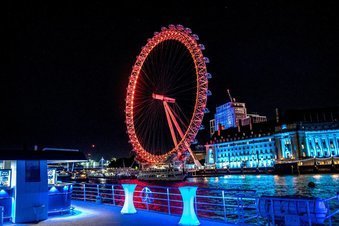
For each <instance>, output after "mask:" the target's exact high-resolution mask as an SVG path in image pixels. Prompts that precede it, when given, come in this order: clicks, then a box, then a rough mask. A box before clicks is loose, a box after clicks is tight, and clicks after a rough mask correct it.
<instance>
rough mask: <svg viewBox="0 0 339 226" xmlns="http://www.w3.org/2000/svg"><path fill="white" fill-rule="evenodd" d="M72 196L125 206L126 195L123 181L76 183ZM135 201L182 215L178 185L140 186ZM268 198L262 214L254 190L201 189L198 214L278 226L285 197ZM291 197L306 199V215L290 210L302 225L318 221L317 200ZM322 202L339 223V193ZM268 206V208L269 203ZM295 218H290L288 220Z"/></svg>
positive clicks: (328, 217)
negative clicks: (114, 182)
mask: <svg viewBox="0 0 339 226" xmlns="http://www.w3.org/2000/svg"><path fill="white" fill-rule="evenodd" d="M265 198H267V197H265ZM72 199H75V200H83V201H91V202H98V203H103V204H111V205H116V206H123V204H124V199H125V195H124V190H123V188H122V186H121V184H87V183H76V184H74V185H73V195H72ZM133 200H134V205H135V207H136V208H137V209H144V210H147V211H156V212H162V213H166V214H173V215H180V214H181V213H182V209H183V202H182V198H181V194H180V192H179V189H178V188H177V187H162V186H140V185H137V187H136V189H135V192H134V197H133ZM269 200H270V201H269V202H270V203H274V204H273V205H268V209H267V211H266V213H265V214H263V211H262V210H263V209H262V208H263V207H262V206H261V204H262V203H263V198H262V197H258V195H257V193H256V191H254V190H237V189H235V190H222V189H207V188H198V190H197V194H196V197H195V200H194V201H195V202H194V206H195V211H196V213H197V216H198V217H201V218H207V219H210V220H215V221H224V222H227V223H235V224H239V223H249V224H258V225H262V224H273V225H275V223H279V218H276V217H275V214H276V213H277V211H278V212H279V211H280V212H281V211H285V210H284V209H281V207H279V205H278V206H277V203H284V202H286V198H284V197H271V198H269ZM288 200H289V201H290V202H295V203H297V204H296V205H297V206H298V205H301V204H298V203H300V202H304V204H305V206H306V207H307V208H308V210H307V209H306V212H304V213H303V214H304V215H303V216H301V215H300V213H299V212H293V211H292V212H289V214H291V215H290V216H291V217H292V218H293V216H294V215H292V214H296V217H297V218H298V217H299V218H298V219H299V220H300V221H299V224H300V225H312V224H314V223H315V222H314V219H313V218H314V215H312V211H310V210H309V208H310V207H312V208H313V206H314V201H313V203H312V200H311V199H310V200H308V199H305V200H301V199H298V198H288ZM321 201H322V202H323V203H324V205H325V207H326V208H327V210H328V211H326V214H325V216H324V217H325V218H324V219H325V223H326V224H328V225H332V224H333V225H335V224H336V223H338V222H339V221H338V220H339V219H338V215H337V214H338V213H339V208H338V207H339V196H338V195H336V196H334V197H332V198H329V199H321ZM265 205H266V207H267V203H266V204H265ZM279 208H280V209H279ZM298 214H299V215H298ZM294 217H295V216H294ZM335 217H336V218H335ZM292 218H289V220H291V219H292ZM294 219H295V218H294ZM305 219H306V220H305ZM283 220H286V219H283ZM292 220H293V219H292ZM280 221H281V219H280ZM305 221H306V223H305ZM333 222H335V223H333ZM297 223H298V222H297ZM297 225H298V224H297Z"/></svg>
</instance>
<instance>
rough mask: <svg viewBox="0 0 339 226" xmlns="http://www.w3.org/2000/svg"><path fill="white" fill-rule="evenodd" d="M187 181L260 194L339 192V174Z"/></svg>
mask: <svg viewBox="0 0 339 226" xmlns="http://www.w3.org/2000/svg"><path fill="white" fill-rule="evenodd" d="M186 182H187V183H190V184H192V183H193V184H196V185H198V186H199V187H208V188H218V189H250V190H256V191H257V193H258V195H279V196H282V195H305V196H313V197H321V198H328V197H331V196H334V195H336V194H337V192H339V175H338V174H332V175H331V174H322V175H320V174H315V175H299V176H295V175H293V176H292V175H286V176H278V175H225V176H220V177H210V178H207V177H200V178H199V177H198V178H188V179H187V180H186ZM309 182H314V183H315V184H316V186H315V188H310V187H308V183H309Z"/></svg>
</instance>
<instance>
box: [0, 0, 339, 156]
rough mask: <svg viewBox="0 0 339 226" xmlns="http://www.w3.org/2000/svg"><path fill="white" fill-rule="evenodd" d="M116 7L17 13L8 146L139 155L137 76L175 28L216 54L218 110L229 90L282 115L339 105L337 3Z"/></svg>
mask: <svg viewBox="0 0 339 226" xmlns="http://www.w3.org/2000/svg"><path fill="white" fill-rule="evenodd" d="M114 2H115V1H112V3H111V4H109V5H107V4H104V3H96V2H94V1H93V2H92V3H85V2H81V3H74V2H73V3H72V2H71V1H69V2H67V3H61V2H58V3H57V4H50V3H44V4H38V3H23V4H22V5H19V4H18V3H15V2H10V3H9V5H8V14H7V15H8V17H7V19H8V23H7V25H8V34H9V45H8V50H9V53H8V54H9V59H10V60H9V65H8V66H9V67H8V70H7V71H6V72H5V73H3V76H2V79H1V84H0V88H1V96H2V98H1V100H2V101H1V106H0V112H1V118H0V125H1V126H0V145H2V147H5V146H20V145H23V144H26V145H33V144H38V145H40V146H54V147H68V148H79V149H81V150H82V151H88V150H89V149H90V145H91V144H96V151H97V153H98V156H99V155H100V156H101V155H102V154H104V157H106V158H107V157H109V156H110V155H115V156H126V155H128V153H129V151H130V150H131V149H132V148H131V146H130V145H129V144H128V138H127V135H126V134H125V130H126V129H125V124H124V107H125V104H124V98H125V92H126V87H127V82H128V76H129V73H130V72H131V67H132V65H133V64H134V61H135V57H136V55H137V54H138V53H139V51H140V48H141V46H143V45H144V44H145V42H146V40H147V38H149V37H151V36H152V35H153V32H154V31H159V30H160V28H161V26H166V25H168V24H182V25H184V26H186V27H190V28H191V29H192V30H193V32H194V33H197V34H198V35H199V37H200V40H201V42H202V43H203V44H205V46H206V51H205V55H206V56H208V57H209V58H210V60H211V63H210V64H209V66H208V70H209V72H211V73H212V74H213V79H212V80H211V82H210V90H211V91H212V92H213V96H212V97H211V98H210V99H209V100H208V106H209V108H210V109H211V110H212V112H214V111H215V106H216V105H219V104H222V103H224V102H226V101H227V100H228V98H227V94H226V89H227V88H230V89H231V91H232V95H233V96H234V97H236V98H237V100H239V101H244V102H246V103H247V106H248V108H249V111H251V112H258V113H261V114H266V115H268V116H270V117H272V116H273V114H274V109H275V108H276V107H278V108H281V109H288V108H312V107H323V106H333V105H338V97H339V95H338V91H337V90H338V82H337V78H338V74H339V64H338V59H339V58H338V53H339V51H338V50H339V45H338V40H339V35H338V33H339V31H338V30H339V13H338V12H339V11H338V8H337V7H336V5H335V1H333V2H323V1H317V2H310V1H301V2H300V1H298V3H296V2H292V1H291V4H289V3H285V1H266V3H264V2H262V1H224V2H218V3H211V2H212V1H206V2H198V1H195V2H194V3H192V4H188V3H186V4H185V5H184V3H183V2H184V1H181V2H180V3H178V4H176V3H164V2H161V1H159V3H157V4H154V3H145V2H144V1H140V2H138V3H133V2H131V1H124V2H123V3H120V4H122V5H123V6H118V5H116V4H115V3H114ZM206 126H207V124H206Z"/></svg>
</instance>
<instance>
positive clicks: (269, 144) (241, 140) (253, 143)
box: [205, 122, 339, 169]
mask: <svg viewBox="0 0 339 226" xmlns="http://www.w3.org/2000/svg"><path fill="white" fill-rule="evenodd" d="M262 125H263V124H262ZM262 125H261V126H262ZM269 128H270V129H269ZM244 129H245V131H244V132H238V131H237V130H234V129H233V130H230V129H229V130H225V131H224V133H223V134H221V135H220V136H218V135H217V134H215V135H214V137H213V138H214V139H212V140H211V141H210V143H209V144H206V145H205V148H206V161H205V162H206V165H207V166H208V165H214V166H215V168H217V169H228V168H229V169H232V168H261V167H273V166H274V164H275V163H276V162H278V161H279V162H281V161H295V160H302V159H309V158H320V159H326V158H331V157H333V158H334V160H335V161H337V159H338V157H339V123H338V122H321V123H313V122H312V123H309V122H303V123H301V122H300V123H291V124H283V125H279V126H272V125H271V126H268V127H266V128H261V129H258V126H256V127H254V128H251V129H254V130H249V128H248V127H247V128H246V127H245V128H244ZM246 129H247V130H246ZM272 130H273V131H272Z"/></svg>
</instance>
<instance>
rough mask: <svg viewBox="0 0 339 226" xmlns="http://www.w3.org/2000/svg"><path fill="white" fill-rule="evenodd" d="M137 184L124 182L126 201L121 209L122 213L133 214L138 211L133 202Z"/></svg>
mask: <svg viewBox="0 0 339 226" xmlns="http://www.w3.org/2000/svg"><path fill="white" fill-rule="evenodd" d="M136 186H137V185H136V184H122V187H123V188H124V192H125V202H124V206H123V207H122V209H121V213H122V214H133V213H136V212H137V210H136V209H135V207H134V202H133V194H134V190H135V187H136Z"/></svg>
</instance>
